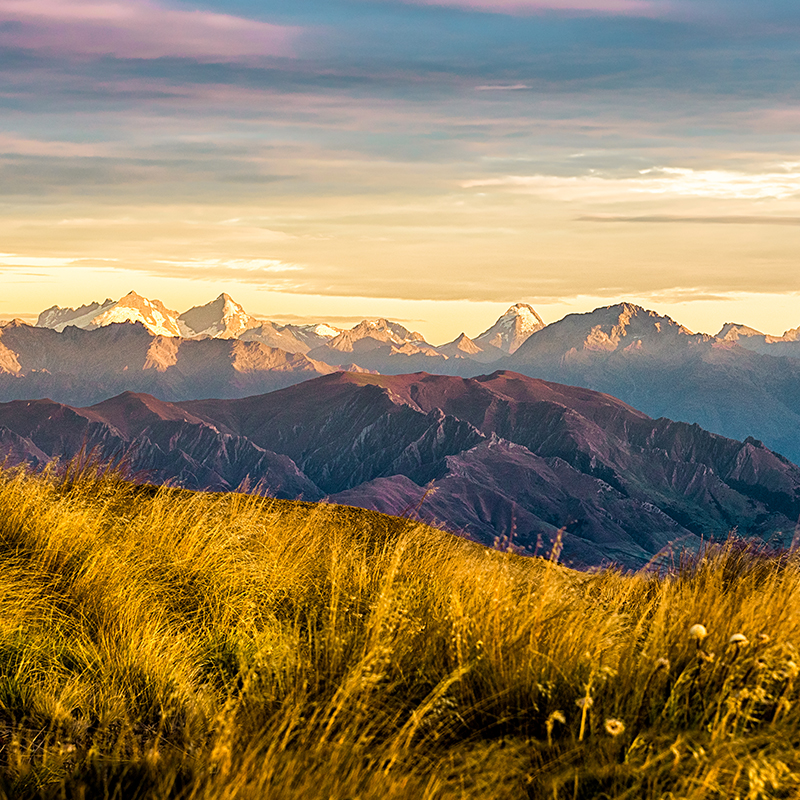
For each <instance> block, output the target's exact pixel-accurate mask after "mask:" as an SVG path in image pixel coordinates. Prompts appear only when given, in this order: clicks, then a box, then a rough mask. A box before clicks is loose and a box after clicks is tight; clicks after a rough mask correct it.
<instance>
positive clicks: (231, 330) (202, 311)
mask: <svg viewBox="0 0 800 800" xmlns="http://www.w3.org/2000/svg"><path fill="white" fill-rule="evenodd" d="M178 322H179V324H180V325H181V331H182V333H183V335H184V336H210V337H211V338H212V339H237V338H238V337H239V336H241V335H242V334H243V333H244V332H245V331H247V330H250V329H251V328H256V327H258V325H259V322H258V320H257V319H256V318H255V317H253V316H251V315H250V314H248V313H247V312H246V311H245V310H244V308H242V306H240V305H239V304H238V303H237V302H236V301H235V300H234V299H233V298H232V297H231V296H230V295H228V294H225V293H224V292H223V293H222V294H221V295H220V296H219V297H218V298H217V299H216V300H212V301H211V302H210V303H206V304H205V305H204V306H195V307H194V308H190V309H189V310H188V311H184V312H183V314H181V315H180V316H179V317H178Z"/></svg>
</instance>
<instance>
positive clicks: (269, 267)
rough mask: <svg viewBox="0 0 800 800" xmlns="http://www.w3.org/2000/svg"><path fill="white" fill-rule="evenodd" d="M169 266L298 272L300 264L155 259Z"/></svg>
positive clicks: (213, 270) (212, 270)
mask: <svg viewBox="0 0 800 800" xmlns="http://www.w3.org/2000/svg"><path fill="white" fill-rule="evenodd" d="M156 264H164V265H166V266H170V267H186V268H187V269H195V270H205V271H210V272H217V271H219V270H224V271H232V272H251V273H255V272H258V273H261V272H269V273H275V272H300V271H301V270H303V267H302V266H301V265H300V264H289V263H287V262H285V261H280V260H278V259H275V258H204V259H200V258H193V259H187V260H186V261H156Z"/></svg>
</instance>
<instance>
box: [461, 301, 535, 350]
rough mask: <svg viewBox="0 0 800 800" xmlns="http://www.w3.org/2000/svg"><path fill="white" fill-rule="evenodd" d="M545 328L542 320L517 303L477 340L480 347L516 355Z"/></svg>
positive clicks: (532, 311) (532, 310)
mask: <svg viewBox="0 0 800 800" xmlns="http://www.w3.org/2000/svg"><path fill="white" fill-rule="evenodd" d="M542 328H544V322H542V318H541V317H540V316H539V315H538V314H537V313H536V311H534V309H533V308H532V307H531V306H529V305H527V303H516V304H515V305H513V306H511V308H509V309H508V311H506V313H505V314H503V316H502V317H500V319H498V320H497V322H495V324H494V325H492V327H491V328H489V329H488V330H485V331H484V332H483V333H482V334H481V335H480V336H477V337H476V338H475V343H476V344H477V345H478V346H479V347H483V346H484V345H491V346H492V347H497V348H498V349H500V350H502V351H503V352H504V353H514V352H516V351H517V350H519V348H520V346H521V345H522V343H523V342H525V340H526V339H528V337H529V336H531V334H534V333H536V331H539V330H541V329H542Z"/></svg>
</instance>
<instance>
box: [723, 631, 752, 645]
mask: <svg viewBox="0 0 800 800" xmlns="http://www.w3.org/2000/svg"><path fill="white" fill-rule="evenodd" d="M728 644H733V645H736V646H737V647H741V646H743V645H746V644H750V642H749V641H748V640H747V637H746V636H745V635H744V634H743V633H734V634H733V636H731V638H730V639H728Z"/></svg>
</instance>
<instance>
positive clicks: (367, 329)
mask: <svg viewBox="0 0 800 800" xmlns="http://www.w3.org/2000/svg"><path fill="white" fill-rule="evenodd" d="M385 344H393V345H399V346H402V345H404V344H412V345H415V344H420V345H425V344H427V342H426V341H425V338H424V337H423V335H422V334H421V333H416V332H415V331H410V330H408V328H404V327H403V326H402V325H400V324H399V323H397V322H390V321H389V320H388V319H365V320H362V321H361V322H359V323H358V325H356V326H355V327H354V328H351V329H350V330H349V331H342V332H341V333H340V334H338V335H337V336H334V337H333V338H332V339H331V340H330V341H329V342H328V343H327V346H328V347H330V348H331V349H333V350H339V351H341V352H343V353H352V352H353V351H354V350H372V349H375V348H377V347H381V346H382V345H385Z"/></svg>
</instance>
